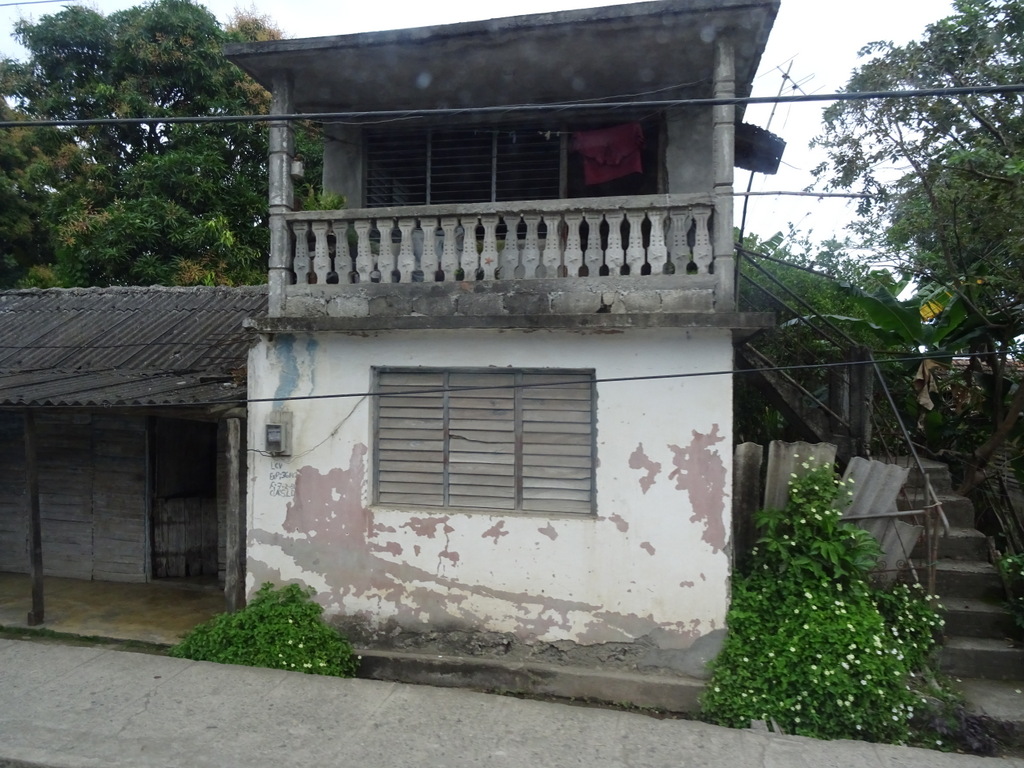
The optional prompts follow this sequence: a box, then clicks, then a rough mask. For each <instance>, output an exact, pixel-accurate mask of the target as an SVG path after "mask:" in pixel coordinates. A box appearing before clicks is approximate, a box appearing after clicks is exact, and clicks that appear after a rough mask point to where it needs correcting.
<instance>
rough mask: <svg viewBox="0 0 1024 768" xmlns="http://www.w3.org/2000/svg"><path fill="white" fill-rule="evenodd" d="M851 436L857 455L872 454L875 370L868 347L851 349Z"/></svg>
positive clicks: (867, 455) (868, 455)
mask: <svg viewBox="0 0 1024 768" xmlns="http://www.w3.org/2000/svg"><path fill="white" fill-rule="evenodd" d="M848 359H849V361H850V363H852V364H851V365H850V367H849V370H850V374H849V376H850V437H851V438H852V440H851V443H852V446H851V447H852V449H853V451H854V453H855V454H856V455H857V456H866V457H870V456H871V403H872V400H873V399H874V391H875V390H874V384H875V371H874V364H873V363H872V362H871V353H870V350H868V348H867V347H854V348H853V349H851V350H850V355H849V358H848Z"/></svg>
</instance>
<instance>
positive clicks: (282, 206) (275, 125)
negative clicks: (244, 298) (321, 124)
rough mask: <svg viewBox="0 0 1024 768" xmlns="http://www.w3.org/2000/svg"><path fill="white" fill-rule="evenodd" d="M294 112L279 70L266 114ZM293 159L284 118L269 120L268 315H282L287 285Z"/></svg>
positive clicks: (287, 79)
mask: <svg viewBox="0 0 1024 768" xmlns="http://www.w3.org/2000/svg"><path fill="white" fill-rule="evenodd" d="M293 111H294V98H293V94H292V77H291V74H290V73H287V72H283V73H281V74H279V75H277V76H276V77H275V78H274V83H273V92H272V94H271V101H270V114H272V115H288V114H291V113H292V112H293ZM294 159H295V132H294V130H293V129H292V124H291V123H290V122H289V121H287V120H282V121H279V122H278V121H274V122H271V123H270V158H269V161H270V165H269V176H270V194H269V203H270V275H269V278H268V281H269V299H268V302H269V306H268V314H269V315H270V317H281V315H282V314H284V305H285V294H284V292H285V287H286V286H288V285H289V284H291V264H292V243H291V235H290V233H289V232H288V222H287V221H286V220H285V214H287V213H290V212H291V211H292V210H293V209H294V204H295V187H294V184H293V182H292V162H293V160H294Z"/></svg>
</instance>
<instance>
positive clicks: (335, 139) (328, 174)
mask: <svg viewBox="0 0 1024 768" xmlns="http://www.w3.org/2000/svg"><path fill="white" fill-rule="evenodd" d="M362 130H363V129H362V128H361V127H360V126H358V125H328V126H325V128H324V175H323V185H324V191H325V192H333V193H334V194H336V195H344V196H345V206H346V207H347V208H362V207H364V206H365V205H366V203H365V202H364V201H363V137H362Z"/></svg>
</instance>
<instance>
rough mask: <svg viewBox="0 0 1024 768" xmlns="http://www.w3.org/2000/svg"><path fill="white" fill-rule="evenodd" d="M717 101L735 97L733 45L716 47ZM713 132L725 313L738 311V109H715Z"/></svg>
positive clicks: (718, 264) (718, 269)
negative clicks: (735, 172) (735, 217)
mask: <svg viewBox="0 0 1024 768" xmlns="http://www.w3.org/2000/svg"><path fill="white" fill-rule="evenodd" d="M714 85H715V98H716V99H729V98H732V97H734V96H735V95H736V57H735V53H734V50H733V46H732V42H731V41H729V40H728V39H722V38H720V39H719V40H717V41H716V43H715V84H714ZM712 109H713V120H714V128H713V129H712V131H713V132H712V142H713V144H714V150H713V151H714V155H713V158H712V164H713V172H714V179H715V182H714V185H715V186H714V199H715V227H714V233H713V234H712V237H713V241H714V242H713V246H712V247H713V249H714V255H715V275H716V276H717V277H718V291H719V293H718V299H717V301H716V308H717V309H719V310H721V311H724V312H732V311H735V309H736V274H735V260H736V259H735V250H734V248H733V225H732V219H733V210H732V209H733V196H732V193H733V189H732V178H733V168H734V166H735V151H736V107H735V106H734V105H731V104H727V105H719V106H716V107H713V108H712Z"/></svg>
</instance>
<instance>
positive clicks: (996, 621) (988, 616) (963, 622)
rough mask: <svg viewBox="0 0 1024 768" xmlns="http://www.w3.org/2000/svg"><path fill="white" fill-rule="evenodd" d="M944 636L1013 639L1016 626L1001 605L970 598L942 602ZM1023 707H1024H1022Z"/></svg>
mask: <svg viewBox="0 0 1024 768" xmlns="http://www.w3.org/2000/svg"><path fill="white" fill-rule="evenodd" d="M942 606H943V609H944V611H943V613H944V615H945V618H946V634H947V635H948V636H950V637H988V638H1000V637H1013V636H1014V635H1015V634H1016V633H1017V628H1016V627H1017V625H1016V624H1014V621H1013V617H1012V616H1011V615H1010V614H1009V613H1008V612H1007V611H1006V609H1005V608H1003V606H1002V603H993V602H990V601H986V600H976V599H974V598H970V597H949V598H943V600H942ZM1022 706H1024V705H1022Z"/></svg>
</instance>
